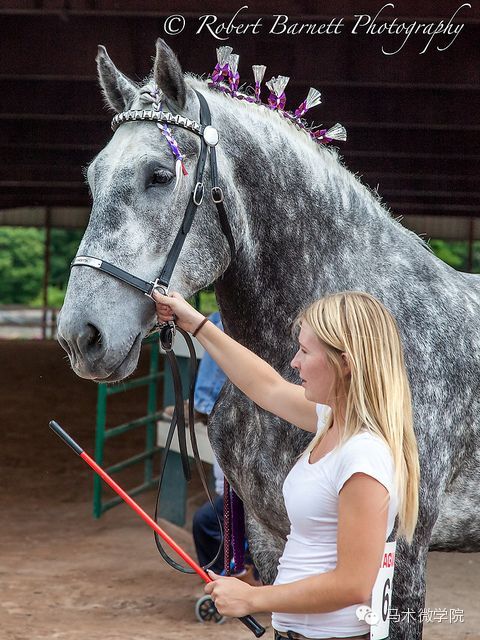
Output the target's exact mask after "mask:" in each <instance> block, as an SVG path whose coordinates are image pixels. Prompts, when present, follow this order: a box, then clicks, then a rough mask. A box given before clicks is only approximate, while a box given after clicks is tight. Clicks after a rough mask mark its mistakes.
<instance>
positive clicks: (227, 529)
mask: <svg viewBox="0 0 480 640" xmlns="http://www.w3.org/2000/svg"><path fill="white" fill-rule="evenodd" d="M231 516H232V509H231V504H230V484H229V483H228V480H227V479H226V478H225V477H224V479H223V569H224V572H225V575H226V576H229V575H230V573H231V572H230V562H231V560H232V529H231Z"/></svg>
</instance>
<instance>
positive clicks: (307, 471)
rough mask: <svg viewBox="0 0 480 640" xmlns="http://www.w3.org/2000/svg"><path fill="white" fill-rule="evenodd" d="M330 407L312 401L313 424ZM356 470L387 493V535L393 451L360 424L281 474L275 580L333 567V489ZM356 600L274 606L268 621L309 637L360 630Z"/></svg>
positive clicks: (391, 517)
mask: <svg viewBox="0 0 480 640" xmlns="http://www.w3.org/2000/svg"><path fill="white" fill-rule="evenodd" d="M329 412H330V408H329V407H326V406H324V405H317V415H318V423H317V430H318V429H323V426H324V424H325V420H326V419H327V417H328V414H329ZM359 472H361V473H365V474H368V475H369V476H372V477H373V478H375V479H376V480H378V481H379V482H381V483H382V484H383V485H384V486H385V487H386V489H387V490H388V492H389V494H390V502H389V509H388V523H387V529H386V532H385V540H387V538H388V536H389V535H390V533H391V531H392V529H393V526H394V523H395V516H396V514H397V511H398V500H397V495H396V491H395V489H394V463H393V457H392V455H391V452H390V449H389V447H388V446H387V445H386V444H385V443H384V442H383V440H381V439H380V438H379V437H378V436H376V435H374V434H372V433H370V432H368V431H366V430H364V431H362V432H361V433H358V434H356V435H355V436H352V437H351V438H350V439H349V440H348V441H347V442H345V443H344V444H343V445H342V446H341V447H340V448H339V449H337V450H334V451H330V452H329V453H327V454H326V455H325V456H323V457H322V458H321V459H320V460H318V461H317V462H315V463H313V464H311V463H310V462H309V454H306V455H303V456H302V457H301V458H300V459H299V460H298V461H297V463H296V464H295V465H294V466H293V468H292V469H291V471H290V473H289V474H288V475H287V477H286V478H285V482H284V484H283V497H284V500H285V507H286V509H287V513H288V517H289V520H290V524H291V527H290V533H289V535H288V536H287V543H286V545H285V549H284V551H283V555H282V557H281V558H280V561H279V565H278V574H277V577H276V579H275V582H274V584H285V583H289V582H295V581H296V580H300V579H302V578H307V577H309V576H313V575H318V574H319V573H325V572H326V571H332V570H333V569H334V568H335V567H336V565H337V525H338V494H339V492H340V489H341V488H342V487H343V485H344V484H345V482H346V481H347V480H348V478H350V476H351V475H353V474H354V473H359ZM360 604H362V603H358V605H353V606H349V607H346V608H344V609H339V610H338V611H331V612H329V613H275V612H274V613H273V614H272V625H273V627H274V628H275V629H277V630H278V631H283V632H286V631H289V630H290V631H296V632H297V633H301V634H303V635H304V636H306V637H310V638H331V637H332V636H333V637H339V638H341V637H348V636H355V635H361V634H364V633H366V632H368V631H369V630H370V627H369V625H368V624H367V623H366V622H364V621H363V620H358V618H357V616H356V614H355V611H356V609H357V607H358V606H359V605H360Z"/></svg>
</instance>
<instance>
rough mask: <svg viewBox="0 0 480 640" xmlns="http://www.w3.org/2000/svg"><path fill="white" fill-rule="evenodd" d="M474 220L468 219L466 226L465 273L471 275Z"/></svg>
mask: <svg viewBox="0 0 480 640" xmlns="http://www.w3.org/2000/svg"><path fill="white" fill-rule="evenodd" d="M474 225H475V218H470V220H469V224H468V255H467V272H468V273H472V270H473V232H474Z"/></svg>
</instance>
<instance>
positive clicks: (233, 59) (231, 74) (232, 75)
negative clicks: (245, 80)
mask: <svg viewBox="0 0 480 640" xmlns="http://www.w3.org/2000/svg"><path fill="white" fill-rule="evenodd" d="M239 59H240V56H239V55H238V54H236V53H232V54H231V55H230V56H229V58H228V84H229V85H230V95H231V96H232V97H235V96H236V95H237V91H238V85H239V84H240V74H239V73H238V61H239Z"/></svg>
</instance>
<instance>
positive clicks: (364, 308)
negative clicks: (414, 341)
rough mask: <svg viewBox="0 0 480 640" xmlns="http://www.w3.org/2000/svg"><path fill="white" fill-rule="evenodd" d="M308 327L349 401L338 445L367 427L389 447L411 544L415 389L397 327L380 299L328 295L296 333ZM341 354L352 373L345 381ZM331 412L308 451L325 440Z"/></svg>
mask: <svg viewBox="0 0 480 640" xmlns="http://www.w3.org/2000/svg"><path fill="white" fill-rule="evenodd" d="M302 322H307V323H308V324H309V325H310V327H311V328H312V329H313V331H314V332H315V334H316V336H317V337H318V339H319V340H320V341H321V342H322V343H323V345H324V347H325V348H326V351H327V358H328V360H329V362H330V363H331V365H332V367H333V369H334V371H335V374H336V375H335V378H336V383H335V384H336V388H335V389H334V393H335V395H336V396H338V395H340V394H341V395H342V396H343V397H346V398H347V401H346V407H345V416H344V419H345V430H344V431H343V432H341V439H340V442H339V443H338V445H337V446H341V444H343V443H344V442H345V441H346V440H348V439H349V438H350V437H352V436H354V435H355V434H357V433H359V431H360V429H362V428H365V427H366V428H367V429H368V430H369V431H370V432H372V433H374V434H376V435H377V436H379V437H380V438H381V439H382V440H383V441H384V442H385V443H386V444H387V445H388V447H389V448H390V450H391V452H392V455H393V460H394V464H395V483H396V488H397V495H398V500H399V511H398V529H397V535H399V536H404V537H405V539H406V540H407V541H408V542H409V543H411V541H412V539H413V533H414V530H415V526H416V524H417V518H418V494H419V481H420V468H419V461H418V449H417V441H416V438H415V433H414V431H413V424H412V423H413V420H412V402H411V394H410V385H409V382H408V378H407V373H406V370H405V363H404V359H403V348H402V343H401V339H400V335H399V332H398V327H397V324H396V322H395V320H394V318H393V316H392V315H391V314H390V312H389V311H388V310H387V309H386V308H385V307H384V306H383V304H382V303H381V302H379V301H378V300H377V299H376V298H374V297H373V296H371V295H370V294H368V293H363V292H359V291H344V292H342V293H334V294H331V295H327V296H325V297H324V298H321V299H320V300H317V301H316V302H314V303H313V304H311V305H310V306H309V307H308V308H307V309H305V311H302V313H301V314H300V315H299V316H298V318H297V319H296V320H295V322H294V328H298V327H299V326H301V324H302ZM342 353H346V354H347V357H348V362H349V364H350V371H351V374H350V375H349V376H345V374H344V369H343V367H342V356H341V354H342ZM332 422H333V414H332V413H330V416H329V418H328V419H327V421H326V424H325V426H324V428H323V429H322V430H321V431H319V432H318V433H317V435H316V436H315V437H314V438H313V440H312V441H311V443H310V444H309V446H308V448H307V451H308V452H309V451H311V450H312V449H313V447H315V445H316V444H317V443H319V442H321V440H322V439H323V437H324V436H325V434H326V433H327V431H328V429H329V427H330V426H331V425H332Z"/></svg>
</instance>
